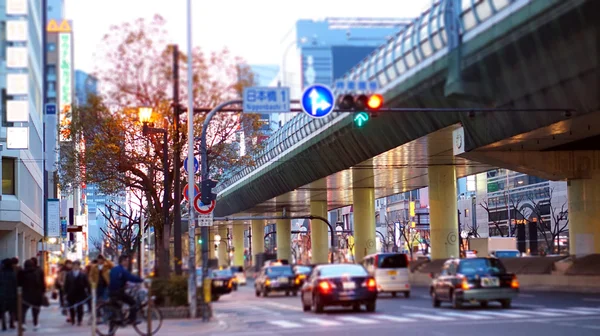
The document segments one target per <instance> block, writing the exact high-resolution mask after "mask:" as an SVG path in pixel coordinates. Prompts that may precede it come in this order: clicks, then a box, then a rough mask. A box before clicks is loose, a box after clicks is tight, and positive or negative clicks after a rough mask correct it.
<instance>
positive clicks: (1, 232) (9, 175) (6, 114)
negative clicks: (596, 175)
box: [0, 0, 44, 260]
mask: <svg viewBox="0 0 600 336" xmlns="http://www.w3.org/2000/svg"><path fill="white" fill-rule="evenodd" d="M42 10H43V9H42V7H41V4H40V1H38V0H29V1H28V0H21V1H10V2H7V1H2V5H0V25H1V26H2V28H3V33H2V34H3V36H2V42H1V43H0V59H1V62H0V90H1V99H2V101H1V105H0V109H1V111H0V114H1V115H2V125H1V126H0V159H1V161H2V164H1V168H2V169H1V174H0V175H1V176H2V191H1V194H0V214H1V215H0V259H3V258H7V257H15V256H17V257H19V259H20V260H24V259H26V258H30V257H34V256H36V254H37V251H38V242H39V241H40V240H41V239H42V238H43V235H44V221H43V215H44V200H43V199H44V198H43V183H44V182H43V181H44V178H43V172H44V160H43V158H44V152H43V134H44V129H43V100H42V91H43V88H42V84H43V82H42V81H43V79H42V66H43V65H42V52H43V50H44V49H43V48H42V32H43V27H42V25H41V20H40V18H41V17H42Z"/></svg>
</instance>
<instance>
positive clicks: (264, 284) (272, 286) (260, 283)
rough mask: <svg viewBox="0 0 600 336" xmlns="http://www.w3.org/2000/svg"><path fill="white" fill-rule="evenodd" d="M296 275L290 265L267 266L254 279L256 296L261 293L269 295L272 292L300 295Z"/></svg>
mask: <svg viewBox="0 0 600 336" xmlns="http://www.w3.org/2000/svg"><path fill="white" fill-rule="evenodd" d="M295 281H296V276H295V275H294V271H293V270H292V266H290V265H279V266H266V267H263V268H262V269H261V270H260V273H259V274H258V276H257V277H256V280H255V281H254V291H255V292H256V296H260V295H261V294H262V295H263V296H264V297H267V296H268V295H269V293H271V292H285V295H287V296H289V295H290V293H293V294H294V296H296V295H298V287H296V286H295Z"/></svg>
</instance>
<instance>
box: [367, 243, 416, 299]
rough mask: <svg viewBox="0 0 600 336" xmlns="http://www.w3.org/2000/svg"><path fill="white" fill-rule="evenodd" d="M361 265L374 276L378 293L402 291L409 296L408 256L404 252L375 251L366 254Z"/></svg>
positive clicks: (405, 295)
mask: <svg viewBox="0 0 600 336" xmlns="http://www.w3.org/2000/svg"><path fill="white" fill-rule="evenodd" d="M362 265H363V266H364V267H365V268H366V269H367V271H368V272H369V274H371V276H373V277H375V282H376V283H377V290H378V291H379V292H380V293H392V296H394V297H395V296H396V294H397V293H399V292H402V293H404V297H406V298H408V297H410V283H409V280H408V272H409V270H408V256H407V255H406V254H404V253H377V254H371V255H368V256H366V257H365V258H364V259H363V262H362Z"/></svg>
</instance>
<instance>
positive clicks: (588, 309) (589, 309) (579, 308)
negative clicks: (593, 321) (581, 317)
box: [571, 307, 600, 314]
mask: <svg viewBox="0 0 600 336" xmlns="http://www.w3.org/2000/svg"><path fill="white" fill-rule="evenodd" d="M571 309H576V310H583V311H592V312H595V313H599V314H600V308H594V307H573V308H571Z"/></svg>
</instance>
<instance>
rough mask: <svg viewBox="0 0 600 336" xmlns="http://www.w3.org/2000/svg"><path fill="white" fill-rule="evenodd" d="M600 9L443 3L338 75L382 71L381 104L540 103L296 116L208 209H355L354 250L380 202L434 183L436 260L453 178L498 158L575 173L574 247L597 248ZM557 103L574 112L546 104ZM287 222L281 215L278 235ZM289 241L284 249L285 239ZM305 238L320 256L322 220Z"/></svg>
mask: <svg viewBox="0 0 600 336" xmlns="http://www.w3.org/2000/svg"><path fill="white" fill-rule="evenodd" d="M599 5H600V4H599V3H598V2H596V1H594V0H587V1H586V0H570V1H563V0H473V1H471V0H462V1H461V0H443V1H440V2H438V3H437V4H435V5H434V6H433V7H432V8H431V9H429V10H428V11H426V12H425V13H423V15H422V16H420V17H419V18H417V19H416V20H415V22H414V23H413V24H412V25H410V26H409V27H407V28H406V29H404V30H402V31H400V32H399V33H398V34H397V36H396V37H394V38H393V39H391V40H390V41H389V42H388V43H386V44H384V45H383V46H381V48H379V49H378V50H376V51H375V52H373V54H371V55H370V56H368V57H367V58H366V59H365V60H363V61H362V62H361V63H360V64H358V65H357V66H356V67H355V68H354V69H352V70H351V71H350V72H349V73H348V74H347V75H346V77H345V79H350V80H359V79H360V80H377V81H378V83H379V85H380V87H381V91H380V93H382V94H383V95H384V97H385V99H386V102H387V104H386V105H387V106H389V107H413V108H432V107H445V108H453V107H456V108H473V109H474V110H476V109H477V108H490V107H499V108H507V107H510V108H515V109H540V110H537V111H534V112H485V113H483V112H474V113H464V112H435V113H432V112H428V113H425V112H422V113H419V112H415V113H404V114H402V113H389V114H382V115H380V116H379V117H377V118H373V119H371V120H370V121H369V123H368V124H367V125H366V126H365V127H363V128H360V129H356V128H354V127H353V123H352V118H353V116H352V115H350V114H347V113H346V114H344V113H333V114H331V115H330V116H327V117H326V118H322V119H312V118H310V117H309V116H307V115H304V114H301V115H297V116H296V117H295V118H294V119H293V120H292V121H290V122H289V123H288V124H286V125H284V127H283V128H281V129H279V130H278V131H277V132H276V133H275V134H274V135H272V136H271V137H270V138H269V139H268V140H267V145H266V148H265V149H264V150H263V151H262V152H261V153H259V154H258V155H257V156H256V157H255V162H256V164H255V165H254V166H252V167H246V168H244V169H241V170H240V171H238V172H235V173H234V174H233V175H232V177H230V178H229V179H227V180H224V181H222V182H221V183H220V184H219V185H218V186H217V192H218V193H219V198H218V202H217V204H218V205H217V208H216V210H215V216H229V215H234V214H241V213H244V214H253V215H254V214H255V215H259V214H260V215H269V214H272V215H274V214H280V213H281V212H282V211H283V209H286V211H287V212H288V213H292V214H309V213H310V214H313V215H317V216H325V217H326V216H327V210H331V209H335V208H339V207H342V206H346V205H350V204H353V205H354V222H355V244H356V249H355V250H356V256H357V258H360V257H361V256H363V255H364V254H366V253H372V252H374V248H375V247H374V246H375V244H373V241H374V240H375V214H374V211H375V210H374V201H375V198H379V197H385V196H389V195H392V194H395V193H399V192H403V191H408V190H413V189H417V188H421V187H424V186H429V187H430V222H431V242H432V257H433V258H444V257H449V256H456V255H458V245H457V243H456V242H455V241H456V239H454V243H453V242H452V238H451V237H452V236H454V237H456V235H457V229H458V225H457V218H456V212H457V209H456V178H458V177H462V176H466V175H471V174H475V173H478V172H483V171H486V170H489V169H491V168H493V167H505V168H509V169H512V170H516V171H522V172H526V173H529V174H533V175H538V176H540V177H545V178H549V179H554V180H557V179H569V180H570V182H569V199H570V208H569V211H570V213H569V215H570V231H571V232H572V234H571V246H572V250H571V252H572V253H573V254H580V253H593V252H595V253H600V223H596V222H597V221H599V220H600V219H598V218H600V187H596V185H599V184H598V183H599V182H600V176H599V175H598V173H597V172H598V166H599V164H598V162H599V161H598V158H600V156H598V154H597V153H598V152H597V150H598V149H597V148H596V146H597V144H598V141H596V140H597V137H598V136H599V135H600V113H598V110H599V105H600V104H599V103H598V99H599V98H598V97H599V95H598V93H599V87H598V82H599V80H598V78H599V77H598V75H599V73H598V69H597V66H598V53H597V48H598V24H599V23H598V22H599V20H597V14H595V13H598V12H599V11H598V10H599ZM456 23H458V24H456ZM558 107H564V108H565V109H569V110H572V111H570V112H566V111H545V110H544V108H548V109H550V108H558ZM458 137H460V138H461V139H460V141H459V140H458V139H457V138H458ZM459 143H460V144H459ZM261 225H264V222H262V221H253V225H252V226H253V228H256V230H260V228H261ZM290 229H291V228H290V223H289V220H287V221H286V220H278V221H277V232H278V233H285V232H288V231H289V230H290ZM280 236H281V237H280ZM285 236H286V235H285V234H278V237H277V240H278V246H288V244H289V237H288V238H286V237H285ZM311 236H312V237H311V238H312V246H313V259H314V261H316V262H325V261H326V260H327V251H326V250H327V246H328V244H327V230H326V228H325V227H324V226H320V227H317V226H313V227H312V230H311ZM253 240H254V239H253ZM286 240H287V241H286ZM280 243H281V245H280ZM285 250H286V249H285V248H283V249H282V248H280V249H278V254H279V255H280V257H282V258H286V257H289V251H285Z"/></svg>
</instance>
